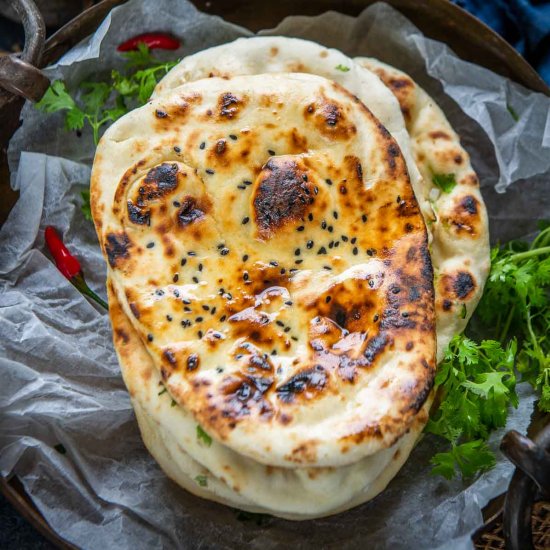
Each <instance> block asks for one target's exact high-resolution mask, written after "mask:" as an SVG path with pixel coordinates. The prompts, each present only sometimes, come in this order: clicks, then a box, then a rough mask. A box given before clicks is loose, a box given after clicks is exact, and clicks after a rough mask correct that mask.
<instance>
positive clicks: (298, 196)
mask: <svg viewBox="0 0 550 550" xmlns="http://www.w3.org/2000/svg"><path fill="white" fill-rule="evenodd" d="M314 201H315V199H314V192H313V184H312V182H311V181H309V176H308V171H307V170H306V169H304V168H303V167H301V166H299V164H298V161H297V160H294V159H292V158H291V157H275V158H271V159H269V161H268V162H267V163H266V164H265V166H264V167H263V169H262V171H261V172H260V174H259V176H258V177H257V179H256V182H255V184H254V193H253V195H252V208H251V209H252V211H253V212H254V220H255V222H256V227H257V230H258V236H259V237H260V238H261V239H269V238H270V237H272V236H273V234H274V233H275V232H277V231H278V230H280V229H281V228H283V227H285V226H288V225H290V224H293V223H295V222H297V221H299V220H300V219H302V218H304V217H305V215H306V214H307V211H308V208H309V206H310V205H311V204H313V203H314Z"/></svg>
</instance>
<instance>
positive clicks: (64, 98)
mask: <svg viewBox="0 0 550 550" xmlns="http://www.w3.org/2000/svg"><path fill="white" fill-rule="evenodd" d="M74 107H75V102H74V99H73V98H72V97H71V96H70V94H69V93H68V92H67V88H66V87H65V83H64V82H63V81H62V80H54V82H52V84H51V86H50V87H49V88H48V89H47V90H46V93H45V94H44V97H43V98H42V99H41V100H40V101H39V102H38V103H37V104H36V108H37V109H40V110H42V111H44V112H46V113H55V112H57V111H63V110H71V109H73V108H74Z"/></svg>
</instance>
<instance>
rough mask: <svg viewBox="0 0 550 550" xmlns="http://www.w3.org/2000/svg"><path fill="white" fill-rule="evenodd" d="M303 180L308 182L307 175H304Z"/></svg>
mask: <svg viewBox="0 0 550 550" xmlns="http://www.w3.org/2000/svg"><path fill="white" fill-rule="evenodd" d="M302 179H303V180H304V181H307V174H302ZM308 191H309V189H308Z"/></svg>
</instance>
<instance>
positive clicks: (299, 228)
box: [296, 225, 305, 231]
mask: <svg viewBox="0 0 550 550" xmlns="http://www.w3.org/2000/svg"><path fill="white" fill-rule="evenodd" d="M304 229H305V227H304V226H303V225H300V226H298V227H297V228H296V231H303V230H304Z"/></svg>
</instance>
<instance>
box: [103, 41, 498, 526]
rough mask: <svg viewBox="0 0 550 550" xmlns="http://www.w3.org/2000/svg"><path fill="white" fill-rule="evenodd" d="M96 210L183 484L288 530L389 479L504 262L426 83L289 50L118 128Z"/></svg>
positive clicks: (218, 51)
mask: <svg viewBox="0 0 550 550" xmlns="http://www.w3.org/2000/svg"><path fill="white" fill-rule="evenodd" d="M441 182H443V183H444V185H442V183H441ZM455 183H456V185H455ZM442 188H443V189H442ZM92 209H93V216H94V220H95V224H96V229H97V233H98V235H99V240H100V242H101V245H102V248H103V252H104V254H105V257H106V259H107V262H108V266H109V280H108V285H107V286H108V293H109V304H110V315H111V320H112V325H113V331H114V342H115V347H116V350H117V353H118V357H119V361H120V365H121V368H122V374H123V376H124V381H125V383H126V385H127V387H128V390H129V392H130V395H131V399H132V404H133V406H134V408H135V412H136V416H137V419H138V422H139V426H140V429H141V432H142V435H143V439H144V442H145V444H146V446H147V447H148V449H149V450H150V452H151V453H152V454H153V456H154V457H155V458H156V460H157V461H158V463H159V464H160V465H161V467H162V468H163V469H164V471H165V472H166V473H167V475H168V476H170V477H171V478H172V479H173V480H174V481H176V482H177V483H178V484H180V485H181V486H183V487H185V488H186V489H188V490H189V491H191V492H193V493H195V494H197V495H200V496H203V497H205V498H208V499H212V500H216V501H218V502H222V503H226V504H229V505H231V506H234V507H237V508H241V509H244V510H248V511H253V512H266V513H269V514H273V515H276V516H280V517H285V518H290V519H307V518H314V517H319V516H326V515H330V514H334V513H336V512H340V511H343V510H346V509H348V508H351V507H353V506H356V505H358V504H361V503H362V502H365V501H367V500H369V499H371V498H373V497H374V496H376V495H377V494H378V493H379V492H380V491H382V490H383V489H384V488H385V487H386V485H387V484H388V483H389V481H390V480H391V479H392V478H393V477H394V476H395V474H396V473H397V472H398V470H399V468H400V467H401V466H402V465H403V463H404V462H405V460H406V459H407V457H408V455H409V453H410V452H411V450H412V448H413V446H414V444H415V442H416V441H417V439H418V437H419V435H420V433H421V431H422V429H423V427H424V426H425V424H426V422H427V419H428V412H429V408H430V405H431V402H432V397H433V395H432V394H433V392H432V387H433V382H434V376H435V372H436V365H437V361H438V359H439V360H440V359H441V357H442V352H443V351H444V349H445V347H446V345H447V343H448V342H449V340H450V339H451V338H452V336H453V335H454V334H456V333H458V332H460V331H461V330H463V328H464V327H465V325H466V323H467V321H468V319H469V317H470V315H471V314H472V312H473V310H474V308H475V306H476V304H477V302H478V300H479V298H480V295H481V292H482V289H483V284H484V281H485V278H486V276H487V271H488V268H489V248H488V222H487V214H486V211H485V206H484V204H483V200H482V197H481V194H480V191H479V185H478V179H477V177H476V175H475V173H474V172H473V170H472V167H471V165H470V161H469V157H468V154H467V153H466V151H465V150H464V149H463V148H462V147H461V145H460V142H459V139H458V136H457V135H456V133H455V132H454V131H453V129H452V128H451V126H450V125H449V123H448V122H447V120H446V118H445V115H444V114H443V112H442V111H441V110H440V109H439V108H438V106H437V105H436V104H435V103H434V102H433V101H432V100H431V99H430V97H429V96H428V95H427V94H426V93H425V92H424V91H423V90H422V89H421V88H419V87H418V86H417V85H416V84H415V83H414V82H413V81H412V80H411V78H409V77H408V76H407V75H406V74H403V73H402V72H400V71H398V70H397V69H394V68H392V67H389V66H387V65H384V64H383V63H381V62H379V61H376V60H374V59H368V58H356V59H353V60H352V59H350V58H348V57H346V56H345V55H343V54H342V53H340V52H338V51H336V50H330V49H326V48H324V47H323V46H320V45H318V44H315V43H312V42H307V41H304V40H298V39H290V38H284V37H270V38H250V39H239V40H237V41H235V42H233V43H231V44H225V45H222V46H219V47H216V48H212V49H209V50H205V51H202V52H199V53H196V54H194V55H192V56H189V57H187V58H185V59H184V60H183V61H181V63H179V65H177V66H176V67H175V68H174V69H173V70H172V71H171V72H170V73H168V75H167V76H166V77H165V78H164V79H163V80H162V81H161V82H160V83H159V84H158V86H157V88H156V90H155V93H154V95H153V98H152V99H151V101H150V102H149V103H148V104H147V105H145V106H143V107H141V108H139V109H136V110H134V111H132V112H131V113H129V114H127V115H126V116H124V117H123V118H121V119H120V120H118V121H117V122H116V123H115V124H113V125H112V126H111V127H110V128H109V130H108V131H107V132H106V133H105V135H104V136H103V138H102V139H101V141H100V144H99V147H98V149H97V153H96V157H95V161H94V167H93V174H92Z"/></svg>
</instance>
